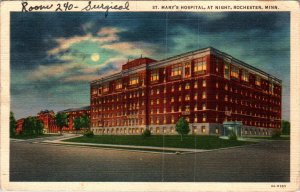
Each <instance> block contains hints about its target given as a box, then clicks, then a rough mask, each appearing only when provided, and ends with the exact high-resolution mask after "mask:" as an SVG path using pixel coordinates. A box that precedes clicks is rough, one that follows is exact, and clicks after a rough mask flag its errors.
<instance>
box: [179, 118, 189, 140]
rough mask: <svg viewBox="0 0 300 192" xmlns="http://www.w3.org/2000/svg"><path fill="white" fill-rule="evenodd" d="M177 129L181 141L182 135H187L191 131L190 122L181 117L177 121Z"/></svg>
mask: <svg viewBox="0 0 300 192" xmlns="http://www.w3.org/2000/svg"><path fill="white" fill-rule="evenodd" d="M176 131H177V133H178V134H180V136H181V141H182V136H183V135H187V134H188V133H189V132H190V128H189V123H188V122H187V121H186V120H185V119H184V118H183V117H180V119H179V120H178V121H177V123H176Z"/></svg>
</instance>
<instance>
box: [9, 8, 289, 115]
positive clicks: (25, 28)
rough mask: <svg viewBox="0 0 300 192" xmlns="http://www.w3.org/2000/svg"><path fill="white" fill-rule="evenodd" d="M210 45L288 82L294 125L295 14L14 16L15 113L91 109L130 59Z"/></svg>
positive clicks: (285, 101) (285, 94) (285, 107)
mask: <svg viewBox="0 0 300 192" xmlns="http://www.w3.org/2000/svg"><path fill="white" fill-rule="evenodd" d="M210 46H212V47H214V48H216V49H219V50H220V51H223V52H226V53H228V54H230V55H232V56H233V57H235V58H237V59H240V60H242V61H244V62H246V63H248V64H250V65H252V66H255V67H257V68H259V69H262V70H263V71H266V72H268V73H270V74H272V75H274V76H276V77H278V78H279V79H281V80H282V81H283V99H282V100H283V119H287V120H289V116H290V114H289V108H290V107H289V104H290V101H289V95H290V86H289V85H290V14H289V13H288V12H276V13H275V12H243V13H241V12H232V13H230V12H228V13H224V12H222V13H180V12H178V13H170V12H169V13H166V12H165V13H157V12H156V13H109V15H108V17H107V18H105V17H104V14H103V13H100V12H99V13H91V12H90V13H74V12H73V13H12V14H11V47H10V48H11V63H10V64H11V66H10V69H11V110H12V111H13V112H14V113H15V116H16V118H21V117H27V116H29V115H36V113H37V112H39V111H40V110H45V109H48V110H54V111H55V112H57V111H59V110H64V109H67V108H74V107H82V106H86V105H89V102H90V98H89V93H90V92H89V82H90V81H91V80H94V79H97V78H98V77H99V76H100V75H102V74H111V73H115V72H118V71H120V67H121V65H122V64H124V63H125V62H127V60H128V59H134V58H139V57H140V56H141V55H143V57H150V58H153V59H157V60H159V59H164V58H167V57H170V56H175V55H177V54H181V53H184V52H188V51H192V50H196V49H201V48H205V47H210Z"/></svg>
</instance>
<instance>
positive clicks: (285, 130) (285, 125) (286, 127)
mask: <svg viewBox="0 0 300 192" xmlns="http://www.w3.org/2000/svg"><path fill="white" fill-rule="evenodd" d="M290 126H291V125H290V122H289V121H285V120H282V121H281V129H282V134H283V135H290Z"/></svg>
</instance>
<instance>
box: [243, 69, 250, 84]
mask: <svg viewBox="0 0 300 192" xmlns="http://www.w3.org/2000/svg"><path fill="white" fill-rule="evenodd" d="M242 80H243V81H246V82H248V81H249V73H248V71H245V70H243V71H242Z"/></svg>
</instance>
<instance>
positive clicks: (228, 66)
mask: <svg viewBox="0 0 300 192" xmlns="http://www.w3.org/2000/svg"><path fill="white" fill-rule="evenodd" d="M229 73H230V64H229V63H225V65H224V77H225V78H226V79H230V76H229Z"/></svg>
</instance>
